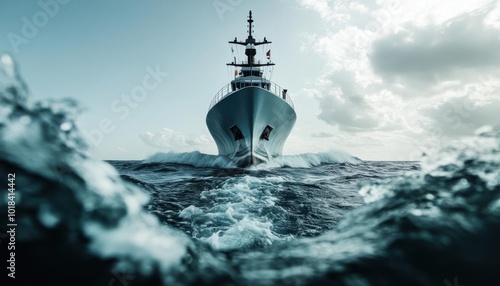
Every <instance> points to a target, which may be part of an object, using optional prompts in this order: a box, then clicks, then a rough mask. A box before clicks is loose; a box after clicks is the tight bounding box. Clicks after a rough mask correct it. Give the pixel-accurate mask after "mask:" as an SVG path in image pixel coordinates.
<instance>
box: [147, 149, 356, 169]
mask: <svg viewBox="0 0 500 286" xmlns="http://www.w3.org/2000/svg"><path fill="white" fill-rule="evenodd" d="M359 162H361V159H359V158H356V157H353V156H351V155H349V154H347V153H344V152H340V151H329V152H323V153H304V154H297V155H283V156H280V157H276V158H273V159H272V160H271V161H269V162H267V163H263V164H260V165H257V166H254V167H252V168H254V169H269V168H281V167H292V168H311V167H314V166H319V165H323V164H335V163H351V164H356V163H359ZM143 163H171V164H183V165H190V166H193V167H198V168H207V167H209V168H237V166H236V164H235V163H234V162H233V161H231V160H230V159H229V158H227V157H225V156H218V155H209V154H204V153H201V152H198V151H194V152H186V153H175V152H169V153H161V152H160V153H156V154H154V155H151V156H149V157H148V158H146V159H145V160H144V161H143Z"/></svg>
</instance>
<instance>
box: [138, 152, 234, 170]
mask: <svg viewBox="0 0 500 286" xmlns="http://www.w3.org/2000/svg"><path fill="white" fill-rule="evenodd" d="M143 162H144V163H173V164H184V165H191V166H194V167H202V168H207V167H216V168H236V164H235V163H234V162H232V161H231V160H229V158H227V157H224V156H217V155H209V154H203V153H200V152H198V151H194V152H187V153H175V152H168V153H161V152H159V153H156V154H154V155H151V156H149V157H148V158H146V159H145V160H144V161H143Z"/></svg>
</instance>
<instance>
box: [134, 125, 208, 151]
mask: <svg viewBox="0 0 500 286" xmlns="http://www.w3.org/2000/svg"><path fill="white" fill-rule="evenodd" d="M139 137H140V138H141V140H142V141H143V142H144V143H146V144H147V145H149V146H151V147H153V148H155V149H159V150H162V151H176V152H187V151H202V152H207V151H206V150H211V149H212V148H211V147H212V146H213V145H214V144H215V143H214V141H213V140H212V138H211V137H210V136H209V135H206V134H188V135H184V134H182V133H180V132H177V131H175V130H172V129H168V128H163V129H161V130H158V131H156V132H151V131H147V132H144V133H142V134H140V135H139Z"/></svg>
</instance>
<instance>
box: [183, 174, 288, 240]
mask: <svg viewBox="0 0 500 286" xmlns="http://www.w3.org/2000/svg"><path fill="white" fill-rule="evenodd" d="M280 182H282V179H280V178H279V177H278V178H266V179H260V178H255V177H251V176H244V177H237V178H230V179H228V180H227V181H225V182H224V183H223V184H222V185H221V186H220V187H217V188H214V189H211V190H206V191H203V192H202V193H201V194H200V196H201V200H200V204H201V205H200V206H199V207H196V206H193V205H191V206H189V207H187V208H185V209H184V210H182V211H181V212H180V214H179V216H180V217H181V218H183V219H184V220H186V221H189V222H190V223H191V226H192V227H193V233H194V237H196V238H198V239H199V240H201V241H204V242H206V243H208V244H209V245H211V246H212V247H213V248H214V249H218V250H236V249H239V250H241V249H250V248H255V247H262V246H269V245H271V244H272V243H273V242H274V241H276V240H281V239H283V238H286V237H283V236H280V235H278V234H276V233H274V232H273V221H272V220H271V219H269V218H267V217H266V216H265V215H262V213H263V212H265V211H267V212H272V213H274V214H277V213H283V212H286V211H285V210H284V209H282V208H280V207H278V206H276V205H275V201H276V200H277V197H276V196H275V192H278V191H279V190H280V189H281V188H282V187H281V186H280ZM283 215H285V214H283Z"/></svg>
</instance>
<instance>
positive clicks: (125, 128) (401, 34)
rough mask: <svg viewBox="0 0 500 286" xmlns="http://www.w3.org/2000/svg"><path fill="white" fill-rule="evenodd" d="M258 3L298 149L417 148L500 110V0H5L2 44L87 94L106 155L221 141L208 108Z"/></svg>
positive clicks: (90, 130)
mask: <svg viewBox="0 0 500 286" xmlns="http://www.w3.org/2000/svg"><path fill="white" fill-rule="evenodd" d="M248 10H252V11H253V15H254V20H255V22H254V36H255V37H256V38H257V39H259V40H261V39H263V37H264V36H265V37H267V39H268V40H272V41H273V44H272V46H270V49H271V50H272V60H273V61H274V62H275V63H276V66H275V68H274V70H273V73H272V78H271V80H272V81H274V82H276V83H277V84H279V85H281V86H282V87H284V88H287V89H288V90H289V94H290V95H291V96H292V98H293V100H294V103H295V107H296V112H297V117H298V118H297V123H296V126H295V128H294V130H293V131H292V134H291V135H290V137H289V139H288V141H287V143H286V144H285V149H284V152H285V153H286V154H299V153H306V152H324V151H328V150H332V149H333V150H343V151H346V152H348V153H350V154H352V155H354V156H357V157H360V158H362V159H367V160H415V159H418V158H419V156H420V155H421V154H422V153H423V152H426V150H428V149H429V148H434V147H435V146H437V145H439V144H442V143H446V142H448V141H450V140H456V139H459V138H460V137H462V136H467V135H472V134H473V132H474V130H475V129H477V128H478V127H480V126H482V125H485V124H490V125H498V124H499V123H500V52H499V51H500V5H499V1H491V0H489V1H486V0H484V1H481V0H474V1H470V0H468V1H461V0H441V1H409V0H408V1H406V0H385V1H384V0H382V1H364V0H363V1H326V0H276V1H264V0H252V1H250V0H215V1H212V0H207V1H181V0H168V1H165V0H162V1H160V0H156V1H141V2H139V1H132V0H124V1H111V0H109V1H97V0H91V1H79V0H72V1H71V0H58V1H57V0H41V1H38V3H37V2H36V1H22V2H21V3H20V1H15V0H5V1H2V2H1V3H0V17H1V19H2V20H1V25H0V36H1V38H0V51H1V52H8V53H10V54H11V55H12V56H13V57H14V58H15V59H16V61H17V62H18V64H19V65H20V70H21V73H22V75H23V77H24V78H25V80H26V81H27V83H28V85H29V87H30V90H31V93H32V95H33V97H34V98H36V99H42V100H43V99H50V98H55V99H61V98H65V97H71V98H75V99H77V100H78V102H80V104H81V106H82V107H84V109H85V111H84V112H83V113H82V115H81V117H80V121H79V125H80V128H81V129H82V131H83V132H84V133H85V134H86V136H87V137H88V139H89V142H90V144H91V145H92V146H93V147H92V148H93V154H94V155H95V156H96V157H98V158H102V159H142V158H144V157H146V156H147V155H149V154H152V153H155V152H158V151H176V152H186V151H194V150H198V151H201V152H204V153H211V154H215V153H216V150H217V148H216V146H215V143H214V141H213V140H212V138H211V137H210V134H209V133H208V129H207V128H206V125H205V116H206V113H207V109H208V106H209V104H210V101H211V100H212V97H213V96H214V95H215V94H216V92H217V91H218V90H219V89H220V88H221V87H223V86H224V85H226V84H227V83H228V82H229V81H230V80H231V75H232V70H230V69H228V68H227V67H226V65H225V64H226V63H227V62H230V61H231V60H232V57H233V55H232V54H231V48H230V45H229V44H227V41H228V40H233V39H234V37H238V38H240V39H244V38H245V35H246V16H247V14H248ZM235 52H236V55H237V56H239V54H238V53H241V54H242V52H243V50H236V51H235ZM258 52H260V53H261V54H262V52H263V51H260V50H258ZM266 73H267V74H268V75H269V72H268V71H266Z"/></svg>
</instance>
